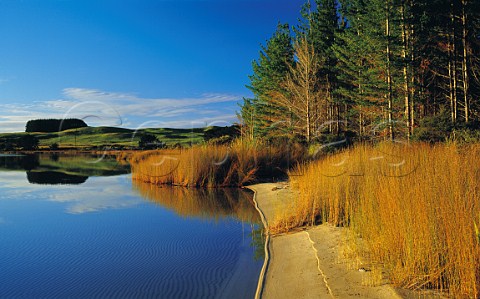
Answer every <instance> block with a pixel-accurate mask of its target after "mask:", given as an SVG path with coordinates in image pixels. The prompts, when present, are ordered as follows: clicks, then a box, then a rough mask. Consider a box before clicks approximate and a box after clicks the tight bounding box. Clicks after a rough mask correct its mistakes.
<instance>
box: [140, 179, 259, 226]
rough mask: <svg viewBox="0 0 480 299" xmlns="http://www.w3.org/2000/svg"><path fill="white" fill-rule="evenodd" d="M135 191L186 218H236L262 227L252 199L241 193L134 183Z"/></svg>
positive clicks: (239, 190)
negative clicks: (259, 224)
mask: <svg viewBox="0 0 480 299" xmlns="http://www.w3.org/2000/svg"><path fill="white" fill-rule="evenodd" d="M133 188H134V189H135V190H137V191H138V192H139V193H140V194H141V195H142V196H143V197H145V198H147V199H149V200H151V201H153V202H155V203H158V204H160V205H161V206H163V207H165V208H168V209H171V210H173V211H175V213H177V214H178V215H181V216H184V217H188V216H193V217H201V218H215V219H219V218H222V217H227V216H233V217H235V218H237V219H239V220H241V221H244V222H251V223H260V216H259V214H258V212H257V210H256V209H255V207H254V205H253V202H252V196H251V195H250V194H249V193H247V192H246V191H244V190H241V189H233V188H232V189H189V188H183V187H168V186H156V185H153V184H148V183H143V182H140V181H135V180H134V181H133Z"/></svg>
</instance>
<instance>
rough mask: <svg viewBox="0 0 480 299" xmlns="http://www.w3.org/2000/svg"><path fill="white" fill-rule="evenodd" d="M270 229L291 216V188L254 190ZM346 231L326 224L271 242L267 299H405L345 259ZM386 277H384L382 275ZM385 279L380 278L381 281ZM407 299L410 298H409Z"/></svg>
mask: <svg viewBox="0 0 480 299" xmlns="http://www.w3.org/2000/svg"><path fill="white" fill-rule="evenodd" d="M249 189H251V190H253V191H254V192H255V201H256V202H257V204H258V208H259V210H260V211H261V213H262V214H263V215H264V218H265V219H264V220H265V223H264V224H266V225H268V221H272V220H273V219H274V218H275V214H276V213H280V212H282V213H284V212H285V211H288V210H289V205H290V204H291V203H292V202H293V200H292V199H293V196H294V194H293V192H292V191H291V190H290V189H289V188H288V186H287V185H286V184H285V183H276V184H274V183H265V184H257V185H253V186H250V187H249ZM344 235H345V231H344V229H342V228H337V227H333V226H331V225H329V224H328V223H327V224H322V225H319V226H315V227H311V228H308V229H303V230H299V231H296V232H292V233H288V234H282V235H275V236H270V238H269V242H268V256H269V259H268V262H267V266H266V273H265V276H264V279H263V285H262V287H261V290H259V292H258V295H259V297H261V298H265V299H269V298H351V297H357V298H405V297H410V296H408V295H406V294H403V295H402V296H400V295H399V292H397V290H395V289H394V288H393V287H392V286H391V285H389V284H388V282H387V281H386V280H385V279H383V278H382V275H381V271H372V269H369V268H368V265H362V263H361V262H359V261H354V260H352V259H351V258H347V257H345V255H344V254H343V252H344V250H345V248H344V247H345V246H343V243H344V242H343V239H344ZM379 272H380V274H379ZM379 276H380V277H379ZM405 295H406V296H405Z"/></svg>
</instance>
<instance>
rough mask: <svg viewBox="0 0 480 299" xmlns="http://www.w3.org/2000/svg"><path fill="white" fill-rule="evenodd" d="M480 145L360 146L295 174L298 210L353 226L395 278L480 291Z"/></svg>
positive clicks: (307, 217)
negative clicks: (479, 231)
mask: <svg viewBox="0 0 480 299" xmlns="http://www.w3.org/2000/svg"><path fill="white" fill-rule="evenodd" d="M479 157H480V145H469V146H463V147H460V146H456V145H435V146H430V145H425V144H414V145H412V146H410V145H407V144H400V143H396V144H380V145H377V146H368V145H359V146H357V147H355V148H353V149H350V150H346V151H344V152H341V153H338V154H336V155H332V156H328V157H326V158H324V159H323V160H321V161H316V162H311V163H309V164H302V165H301V166H299V167H297V169H295V170H294V171H292V172H291V175H290V180H291V184H292V186H293V188H296V189H297V190H298V192H299V196H298V197H297V198H296V199H295V204H294V209H295V213H294V214H295V216H293V217H290V218H289V219H281V220H280V221H279V222H278V223H277V224H273V228H272V229H273V230H277V231H285V230H288V229H290V228H292V227H295V226H302V225H311V224H315V223H319V222H330V223H332V224H335V225H343V226H349V227H350V228H351V230H352V231H353V232H354V233H356V236H357V237H358V238H352V239H353V240H361V243H362V246H353V247H355V248H363V249H362V252H363V253H362V254H363V255H367V258H368V259H369V260H370V262H371V263H375V264H380V265H383V266H384V268H385V269H386V272H387V273H388V276H389V278H390V280H391V281H392V282H393V283H394V284H396V285H398V286H402V287H407V288H411V289H424V288H432V289H439V290H443V291H447V292H449V293H450V294H451V295H453V296H455V297H478V296H480V291H479V290H480V244H479V242H480V239H479V238H480V237H479V233H478V225H480V224H479V222H480V219H479V215H480V201H479V195H480V180H479V178H480V159H479Z"/></svg>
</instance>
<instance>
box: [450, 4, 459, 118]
mask: <svg viewBox="0 0 480 299" xmlns="http://www.w3.org/2000/svg"><path fill="white" fill-rule="evenodd" d="M450 21H451V28H450V30H451V32H450V33H449V35H448V36H449V47H448V50H449V62H448V74H449V77H450V107H451V110H452V111H451V113H452V122H453V123H456V122H457V116H458V113H457V49H456V45H455V43H456V34H455V11H454V3H453V0H451V1H450Z"/></svg>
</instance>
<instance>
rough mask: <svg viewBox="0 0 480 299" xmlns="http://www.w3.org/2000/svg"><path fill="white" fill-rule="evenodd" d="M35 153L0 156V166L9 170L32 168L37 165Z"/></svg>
mask: <svg viewBox="0 0 480 299" xmlns="http://www.w3.org/2000/svg"><path fill="white" fill-rule="evenodd" d="M39 164H40V162H39V160H38V156H36V155H22V156H0V168H3V169H9V170H32V169H35V168H37V167H38V166H39Z"/></svg>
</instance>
